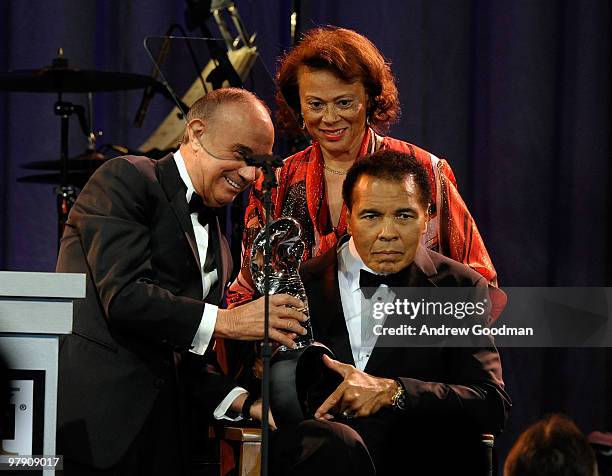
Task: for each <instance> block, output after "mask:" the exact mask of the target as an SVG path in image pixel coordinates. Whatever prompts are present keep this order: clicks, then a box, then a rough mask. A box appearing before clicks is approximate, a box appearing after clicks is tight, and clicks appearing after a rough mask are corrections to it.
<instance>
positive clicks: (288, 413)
mask: <svg viewBox="0 0 612 476" xmlns="http://www.w3.org/2000/svg"><path fill="white" fill-rule="evenodd" d="M323 355H327V356H328V357H331V358H332V359H333V358H335V356H334V353H333V352H332V351H331V350H330V349H329V348H328V347H326V346H324V345H323V344H321V343H319V342H313V343H312V344H310V345H307V346H304V347H302V348H300V349H289V350H285V351H280V350H279V351H277V352H276V353H275V354H274V355H273V356H272V360H271V362H270V408H271V410H272V415H273V416H274V421H275V422H276V426H277V427H278V428H282V427H284V426H288V425H296V424H298V423H300V422H301V421H303V420H305V419H308V418H312V417H313V416H314V412H315V411H316V410H317V408H319V406H320V405H321V404H322V403H323V402H324V401H325V399H326V398H327V397H329V395H330V394H331V393H332V392H333V391H334V390H335V389H336V387H337V386H338V385H340V383H341V382H342V377H341V376H340V375H338V374H337V373H336V372H334V371H333V370H331V369H329V368H328V367H327V366H326V365H325V364H324V363H323Z"/></svg>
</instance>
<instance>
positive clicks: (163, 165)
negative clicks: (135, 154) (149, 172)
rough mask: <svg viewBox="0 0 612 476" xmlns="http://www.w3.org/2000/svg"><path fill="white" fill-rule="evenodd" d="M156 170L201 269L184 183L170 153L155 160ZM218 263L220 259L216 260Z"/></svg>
mask: <svg viewBox="0 0 612 476" xmlns="http://www.w3.org/2000/svg"><path fill="white" fill-rule="evenodd" d="M157 171H158V179H159V183H160V185H161V187H162V189H163V190H164V193H165V194H166V197H167V198H168V202H170V207H171V208H172V211H173V212H174V215H175V216H176V219H177V221H178V223H179V225H180V227H181V229H182V230H183V233H184V234H185V238H186V239H187V242H188V243H189V247H190V248H191V252H192V254H193V258H194V259H195V261H196V263H197V265H198V269H202V264H201V263H200V255H199V254H198V245H197V243H196V239H195V233H194V232H193V225H192V224H191V218H190V216H189V205H188V204H187V199H186V198H185V193H186V192H187V190H186V188H185V184H184V183H183V181H182V180H181V176H180V175H179V172H178V168H177V166H176V162H175V161H174V157H173V155H172V154H170V155H167V156H166V157H164V158H163V159H160V160H159V161H157ZM218 262H219V263H220V261H218Z"/></svg>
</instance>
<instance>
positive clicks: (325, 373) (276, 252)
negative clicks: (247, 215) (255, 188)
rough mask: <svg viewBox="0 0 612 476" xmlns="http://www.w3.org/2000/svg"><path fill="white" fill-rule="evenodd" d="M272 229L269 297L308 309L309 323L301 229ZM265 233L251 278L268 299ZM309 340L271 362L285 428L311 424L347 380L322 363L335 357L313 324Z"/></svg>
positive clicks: (293, 224)
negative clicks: (286, 297)
mask: <svg viewBox="0 0 612 476" xmlns="http://www.w3.org/2000/svg"><path fill="white" fill-rule="evenodd" d="M269 229H270V249H271V255H270V265H269V266H270V269H269V279H270V281H269V287H268V289H269V292H270V294H281V293H284V294H289V295H291V296H293V297H296V298H298V299H299V300H300V301H302V302H303V303H304V308H303V309H300V311H302V312H303V313H304V314H306V315H307V316H308V317H311V316H310V314H309V311H308V299H307V296H306V290H305V289H304V284H303V283H302V280H301V278H300V275H299V267H300V263H301V262H302V255H303V254H304V246H305V245H304V242H303V241H302V239H301V236H302V229H301V227H300V224H299V223H298V222H297V221H296V220H294V219H293V218H288V217H282V218H279V219H277V220H274V221H272V222H271V223H270V225H269ZM265 241H266V239H265V229H262V230H261V231H260V232H259V234H258V235H257V237H256V238H255V241H254V242H253V247H252V248H251V265H250V266H251V276H252V278H253V282H254V283H255V287H256V288H257V290H258V291H259V292H260V293H261V294H264V283H265V281H264V279H265V272H264V267H265V265H264V263H265V261H264V245H265ZM302 325H303V326H304V327H305V328H306V331H307V332H306V334H305V335H300V336H298V337H297V338H296V339H295V341H294V342H295V343H296V344H297V348H296V349H290V348H288V347H286V346H284V345H281V346H279V347H278V348H277V349H276V351H275V353H274V354H273V355H272V359H271V362H270V408H271V410H272V414H273V415H274V420H275V422H276V424H277V426H278V427H279V428H280V427H282V426H285V425H288V424H297V423H299V422H300V421H302V420H304V419H306V418H312V416H313V415H314V412H315V410H316V409H317V408H318V407H319V406H320V405H321V403H323V401H324V400H325V399H326V398H327V397H328V396H329V395H330V394H331V393H332V392H333V391H334V390H335V389H336V387H337V386H338V385H339V384H340V382H341V381H342V379H341V378H340V376H339V375H338V374H336V373H335V372H333V371H332V370H330V369H329V368H328V367H327V366H326V365H325V364H324V363H323V360H322V358H323V355H325V354H326V355H328V356H329V357H331V358H334V354H333V352H332V351H331V350H330V349H329V348H328V347H326V346H324V345H323V344H321V343H319V342H316V341H315V340H314V336H313V332H312V324H311V320H310V319H308V321H306V322H305V323H303V324H302Z"/></svg>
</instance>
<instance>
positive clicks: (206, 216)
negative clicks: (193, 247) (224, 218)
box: [189, 192, 217, 226]
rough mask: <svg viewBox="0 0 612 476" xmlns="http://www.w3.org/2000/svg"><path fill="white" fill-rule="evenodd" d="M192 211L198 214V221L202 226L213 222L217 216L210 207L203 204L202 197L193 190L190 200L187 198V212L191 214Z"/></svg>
mask: <svg viewBox="0 0 612 476" xmlns="http://www.w3.org/2000/svg"><path fill="white" fill-rule="evenodd" d="M192 213H197V214H198V221H199V222H200V223H201V224H202V226H205V225H208V224H209V223H215V219H216V216H217V215H216V214H215V212H214V210H213V209H212V208H209V207H207V206H206V205H204V200H202V197H200V196H199V195H198V194H197V193H195V192H194V193H193V194H192V195H191V200H189V214H190V215H191V214H192Z"/></svg>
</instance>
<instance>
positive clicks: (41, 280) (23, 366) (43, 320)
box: [0, 271, 85, 476]
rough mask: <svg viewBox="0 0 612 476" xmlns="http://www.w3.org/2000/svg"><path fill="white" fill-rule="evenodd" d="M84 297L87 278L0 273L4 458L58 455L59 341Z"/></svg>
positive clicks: (47, 472) (45, 472)
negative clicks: (5, 374) (5, 385)
mask: <svg viewBox="0 0 612 476" xmlns="http://www.w3.org/2000/svg"><path fill="white" fill-rule="evenodd" d="M84 297H85V275H84V274H67V273H22V272H10V271H0V354H2V356H3V357H4V360H5V361H6V363H7V365H8V369H9V390H10V402H9V403H10V408H9V425H8V428H6V429H5V431H4V434H3V435H1V436H0V455H2V456H16V455H19V456H25V455H38V456H40V455H45V456H53V455H55V432H56V423H57V376H58V354H59V336H60V335H62V334H69V333H70V332H72V302H73V300H74V299H79V298H84ZM15 474H20V473H19V472H17V473H15ZM23 474H29V475H35V474H42V475H45V476H47V475H53V474H55V471H54V470H53V469H44V470H40V471H24V472H23Z"/></svg>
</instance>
